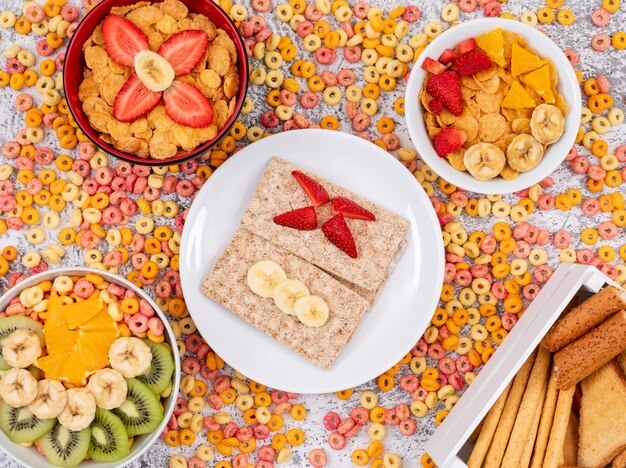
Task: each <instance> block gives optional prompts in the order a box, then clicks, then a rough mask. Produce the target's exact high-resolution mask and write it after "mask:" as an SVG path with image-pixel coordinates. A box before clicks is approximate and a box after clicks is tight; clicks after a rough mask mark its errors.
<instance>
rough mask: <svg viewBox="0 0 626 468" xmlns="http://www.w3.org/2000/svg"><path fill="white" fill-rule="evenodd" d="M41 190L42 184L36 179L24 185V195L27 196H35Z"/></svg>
mask: <svg viewBox="0 0 626 468" xmlns="http://www.w3.org/2000/svg"><path fill="white" fill-rule="evenodd" d="M42 188H43V182H42V181H41V180H39V179H37V178H34V179H30V180H29V181H28V182H27V183H26V193H28V194H29V195H37V194H38V193H39V192H40V191H41V189H42Z"/></svg>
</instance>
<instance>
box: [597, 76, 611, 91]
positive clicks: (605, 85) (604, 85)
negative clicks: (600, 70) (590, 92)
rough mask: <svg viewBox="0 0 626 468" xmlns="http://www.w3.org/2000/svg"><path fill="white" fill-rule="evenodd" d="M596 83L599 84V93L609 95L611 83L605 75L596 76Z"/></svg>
mask: <svg viewBox="0 0 626 468" xmlns="http://www.w3.org/2000/svg"><path fill="white" fill-rule="evenodd" d="M596 82H597V83H598V91H600V92H601V93H608V92H609V90H610V89H611V83H610V82H609V80H608V78H607V77H606V76H604V75H598V76H596Z"/></svg>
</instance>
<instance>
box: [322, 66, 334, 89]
mask: <svg viewBox="0 0 626 468" xmlns="http://www.w3.org/2000/svg"><path fill="white" fill-rule="evenodd" d="M321 77H322V81H323V82H324V83H326V86H335V85H336V84H337V77H336V76H335V74H334V73H333V72H331V71H328V70H324V71H323V72H322V74H321Z"/></svg>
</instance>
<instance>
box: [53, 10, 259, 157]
mask: <svg viewBox="0 0 626 468" xmlns="http://www.w3.org/2000/svg"><path fill="white" fill-rule="evenodd" d="M140 3H141V5H138V4H140ZM165 5H167V6H165ZM135 6H137V7H138V8H137V10H139V9H143V13H145V14H142V13H139V14H133V10H128V8H130V7H133V8H134V7H135ZM181 7H182V9H183V11H182V13H181V12H180V8H181ZM121 12H126V13H121ZM165 12H169V13H171V15H170V14H168V13H165ZM155 14H156V15H159V17H161V21H160V22H158V21H157V17H155V16H154V15H155ZM150 15H152V17H151V16H150ZM172 15H173V16H172ZM107 20H116V21H109V22H108V23H109V24H108V25H107V26H105V24H106V22H107ZM202 28H204V30H203V29H202ZM88 78H89V79H88ZM86 81H89V84H88V85H87V84H85V83H84V82H86ZM63 85H64V90H65V95H66V98H67V103H68V107H69V111H70V113H71V116H72V117H73V118H74V120H75V121H76V124H77V125H78V127H79V129H80V130H81V131H82V132H83V133H84V135H85V136H86V137H87V138H88V139H89V140H91V141H92V142H93V143H94V144H95V145H97V146H98V147H99V148H100V149H102V150H103V151H105V152H106V153H108V154H112V155H113V156H115V157H117V158H120V159H123V160H125V161H128V162H131V163H135V164H142V165H150V166H165V165H172V164H178V163H181V162H184V161H186V160H189V159H192V158H195V157H198V156H201V155H202V154H204V153H206V152H207V151H209V150H210V149H211V148H212V147H213V146H214V145H216V144H217V143H218V142H219V141H220V140H221V139H222V137H223V136H225V135H228V133H229V130H230V128H231V127H232V126H233V125H234V123H235V122H236V120H237V118H238V116H239V114H240V112H241V109H242V107H243V105H244V101H245V99H246V92H247V87H248V61H247V55H246V49H245V46H244V42H243V39H242V37H241V35H240V34H239V31H238V29H237V27H236V25H235V24H234V23H233V21H232V20H231V19H230V17H229V16H228V15H227V14H226V13H225V12H224V11H223V10H222V9H221V8H220V7H219V6H218V5H217V4H216V3H214V2H213V1H211V0H180V1H178V0H176V2H174V0H154V1H152V2H145V1H144V2H140V1H138V0H104V1H102V2H100V3H99V4H97V5H96V6H95V7H94V8H93V9H92V10H91V11H90V12H89V13H88V14H87V15H86V16H85V18H84V19H83V20H82V21H81V23H80V24H79V26H78V28H77V29H76V31H75V32H74V34H73V35H72V38H71V40H70V42H69V44H68V48H67V52H66V55H65V63H64V69H63ZM150 111H152V112H150ZM157 111H158V112H157ZM165 114H166V115H165ZM159 117H161V118H159ZM146 121H147V122H148V123H146ZM155 122H158V124H156V123H155Z"/></svg>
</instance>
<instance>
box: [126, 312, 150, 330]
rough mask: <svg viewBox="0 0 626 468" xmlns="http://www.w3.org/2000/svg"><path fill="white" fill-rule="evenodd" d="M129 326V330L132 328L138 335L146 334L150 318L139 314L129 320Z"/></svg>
mask: <svg viewBox="0 0 626 468" xmlns="http://www.w3.org/2000/svg"><path fill="white" fill-rule="evenodd" d="M127 325H128V328H130V331H132V332H133V333H134V334H136V335H138V334H140V333H146V332H147V331H148V317H146V316H145V315H143V314H141V313H137V314H135V315H133V316H132V317H131V318H130V319H129V320H128V324H127Z"/></svg>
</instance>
